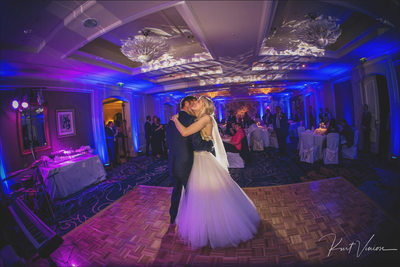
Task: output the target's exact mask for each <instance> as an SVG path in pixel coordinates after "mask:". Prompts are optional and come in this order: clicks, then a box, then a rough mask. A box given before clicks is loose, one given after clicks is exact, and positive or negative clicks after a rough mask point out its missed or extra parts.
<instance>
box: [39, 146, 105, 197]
mask: <svg viewBox="0 0 400 267" xmlns="http://www.w3.org/2000/svg"><path fill="white" fill-rule="evenodd" d="M40 172H41V174H42V176H43V181H44V183H45V185H46V189H47V192H48V193H49V195H50V197H51V198H52V199H55V198H64V197H67V196H68V195H70V194H73V193H75V192H77V191H79V190H81V189H83V188H85V187H86V186H89V185H91V184H94V183H98V182H101V181H104V180H105V179H106V171H105V170H104V167H103V164H102V163H101V161H100V158H99V156H98V155H92V154H88V155H83V156H80V157H77V158H74V159H71V160H68V161H64V162H61V163H49V166H48V167H40Z"/></svg>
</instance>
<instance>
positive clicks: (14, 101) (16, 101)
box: [11, 99, 19, 109]
mask: <svg viewBox="0 0 400 267" xmlns="http://www.w3.org/2000/svg"><path fill="white" fill-rule="evenodd" d="M11 106H12V108H13V109H18V108H19V102H18V100H17V99H14V100H13V101H11Z"/></svg>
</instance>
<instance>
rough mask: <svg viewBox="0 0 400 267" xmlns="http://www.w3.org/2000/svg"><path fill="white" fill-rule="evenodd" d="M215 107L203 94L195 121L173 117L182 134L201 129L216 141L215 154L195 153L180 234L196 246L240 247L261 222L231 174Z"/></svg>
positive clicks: (184, 196)
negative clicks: (187, 122)
mask: <svg viewBox="0 0 400 267" xmlns="http://www.w3.org/2000/svg"><path fill="white" fill-rule="evenodd" d="M214 109H215V107H214V103H213V102H212V100H211V99H209V98H207V97H204V96H202V97H200V98H199V99H198V100H197V101H196V103H194V104H193V106H192V110H193V111H194V112H195V114H196V117H197V121H196V122H195V123H193V124H192V125H190V126H189V127H184V126H183V125H182V124H181V123H180V122H179V120H178V115H174V116H173V117H172V120H173V121H174V123H175V125H176V127H177V129H178V130H179V132H180V133H181V135H182V136H189V135H191V134H194V133H196V132H199V131H200V134H201V136H202V138H203V139H206V140H210V139H211V140H213V142H214V149H215V156H214V155H213V154H212V153H210V152H208V151H195V152H194V161H193V167H192V171H191V173H190V176H189V181H188V184H187V187H186V188H185V190H184V191H182V196H181V201H180V205H179V210H178V215H177V218H176V224H177V226H178V234H179V236H180V237H181V238H182V239H184V240H185V241H186V242H187V243H189V245H190V246H191V247H193V248H199V247H203V246H206V245H208V244H210V245H211V247H212V248H216V247H227V246H237V245H238V244H239V243H240V242H244V241H247V240H249V239H251V238H252V237H253V236H254V234H255V233H256V232H257V227H258V224H259V222H260V216H259V214H258V213H257V210H256V208H255V206H254V204H253V202H252V201H251V200H250V198H249V197H248V196H247V195H246V194H245V193H244V191H243V190H242V189H241V188H240V187H239V186H238V185H237V184H236V183H235V181H234V180H233V179H232V178H231V176H230V175H229V172H228V159H227V156H226V152H225V149H224V146H223V144H222V140H221V137H220V135H219V132H218V126H217V124H216V122H215V119H214V117H213V114H214Z"/></svg>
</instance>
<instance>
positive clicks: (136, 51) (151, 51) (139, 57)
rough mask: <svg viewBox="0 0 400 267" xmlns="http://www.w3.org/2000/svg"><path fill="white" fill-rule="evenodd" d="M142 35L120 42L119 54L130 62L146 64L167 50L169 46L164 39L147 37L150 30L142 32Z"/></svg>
mask: <svg viewBox="0 0 400 267" xmlns="http://www.w3.org/2000/svg"><path fill="white" fill-rule="evenodd" d="M142 33H143V35H136V36H135V37H134V38H130V37H129V38H128V39H127V40H121V41H122V43H123V44H122V46H121V52H122V54H124V55H125V56H126V57H127V58H129V59H130V60H132V61H139V62H142V63H144V64H145V63H148V62H150V61H152V60H155V59H157V58H159V57H161V56H162V55H164V54H165V53H167V52H168V50H169V45H168V44H167V43H166V42H165V39H164V38H161V37H158V36H149V34H150V30H144V31H142Z"/></svg>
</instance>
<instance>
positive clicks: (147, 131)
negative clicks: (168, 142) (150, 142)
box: [144, 121, 151, 139]
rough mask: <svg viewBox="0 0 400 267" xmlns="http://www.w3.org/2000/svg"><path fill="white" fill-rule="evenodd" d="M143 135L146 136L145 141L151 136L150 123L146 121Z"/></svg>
mask: <svg viewBox="0 0 400 267" xmlns="http://www.w3.org/2000/svg"><path fill="white" fill-rule="evenodd" d="M144 135H145V136H146V139H148V138H150V136H151V123H150V122H148V121H146V122H145V124H144Z"/></svg>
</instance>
